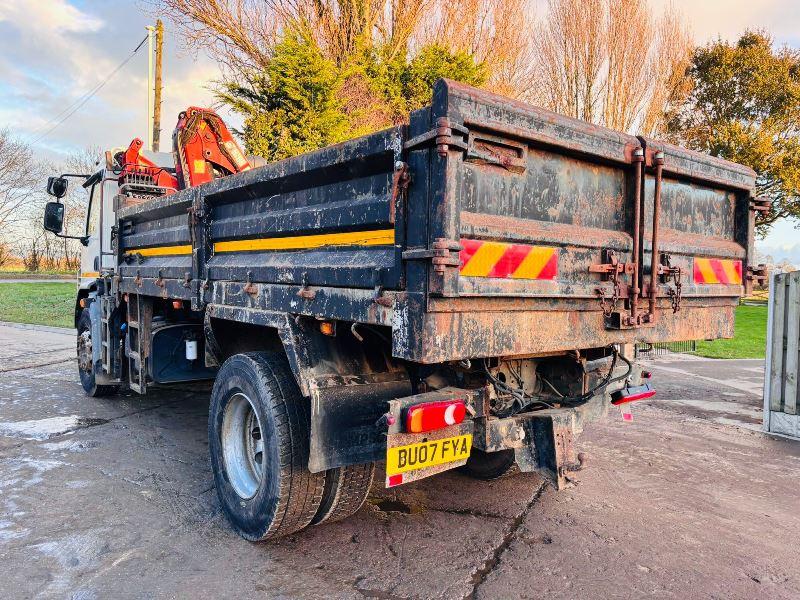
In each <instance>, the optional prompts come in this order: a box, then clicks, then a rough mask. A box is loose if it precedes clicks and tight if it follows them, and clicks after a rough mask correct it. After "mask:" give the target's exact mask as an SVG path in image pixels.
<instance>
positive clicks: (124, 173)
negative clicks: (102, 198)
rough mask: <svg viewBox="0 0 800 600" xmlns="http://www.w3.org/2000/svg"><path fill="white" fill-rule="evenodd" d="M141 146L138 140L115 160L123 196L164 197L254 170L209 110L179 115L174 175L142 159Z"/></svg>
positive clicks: (174, 136) (192, 108)
mask: <svg viewBox="0 0 800 600" xmlns="http://www.w3.org/2000/svg"><path fill="white" fill-rule="evenodd" d="M142 145H143V142H142V140H141V139H139V138H135V139H134V140H133V141H132V142H131V143H130V145H129V146H128V149H127V150H125V151H124V152H120V153H118V154H117V155H116V156H115V159H116V162H117V164H118V166H119V168H120V171H119V176H118V181H119V186H120V190H121V191H122V192H123V193H125V192H128V193H132V194H134V195H137V196H165V195H169V194H173V193H175V192H176V191H178V190H183V189H186V188H190V187H194V186H197V185H201V184H203V183H207V182H209V181H213V180H214V179H218V178H220V177H226V176H228V175H233V174H234V173H241V172H243V171H248V170H249V169H250V168H251V166H250V163H249V162H248V160H247V158H246V157H245V155H244V153H243V152H242V150H241V148H240V147H239V145H238V144H237V143H236V140H234V139H233V136H232V135H231V133H230V131H229V130H228V127H227V126H226V125H225V122H224V121H223V120H222V119H221V118H220V116H219V115H218V114H217V113H216V112H214V111H213V110H211V109H208V108H198V107H196V106H190V107H189V108H187V109H186V110H185V111H182V112H181V113H180V114H179V115H178V124H177V125H176V126H175V131H174V132H173V134H172V146H173V156H174V157H175V160H176V163H175V169H174V172H173V170H172V169H167V168H165V167H161V166H159V165H157V164H156V163H154V162H153V161H151V160H150V159H148V158H147V157H146V156H143V155H142V154H141V150H142Z"/></svg>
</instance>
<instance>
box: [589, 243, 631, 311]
mask: <svg viewBox="0 0 800 600" xmlns="http://www.w3.org/2000/svg"><path fill="white" fill-rule="evenodd" d="M635 270H636V263H625V262H620V260H619V255H618V254H617V253H616V252H615V251H614V250H608V249H605V250H603V262H602V263H600V264H599V265H590V266H589V272H590V273H599V274H600V275H602V276H603V279H604V280H605V281H610V282H611V283H612V285H613V292H612V294H611V296H610V297H609V296H607V295H606V291H605V289H604V288H597V289H596V290H595V291H596V292H597V295H598V296H599V297H600V306H601V308H602V310H603V316H605V317H606V318H607V319H609V318H611V317H612V315H614V313H615V311H616V308H617V302H618V301H619V299H620V297H621V296H622V284H621V282H620V276H621V275H632V274H633V273H634V271H635ZM609 300H610V301H609ZM620 317H621V319H620V323H623V321H624V320H625V315H620ZM623 324H624V323H623Z"/></svg>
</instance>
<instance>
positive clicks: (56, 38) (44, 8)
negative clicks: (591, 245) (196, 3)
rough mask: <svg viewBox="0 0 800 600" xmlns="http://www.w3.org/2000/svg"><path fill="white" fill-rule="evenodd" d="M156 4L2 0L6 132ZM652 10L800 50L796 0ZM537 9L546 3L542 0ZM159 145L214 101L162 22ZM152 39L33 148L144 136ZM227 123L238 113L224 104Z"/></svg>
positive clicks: (659, 5)
mask: <svg viewBox="0 0 800 600" xmlns="http://www.w3.org/2000/svg"><path fill="white" fill-rule="evenodd" d="M152 1H153V0H112V1H110V0H0V128H2V127H9V128H10V129H12V130H13V131H14V132H15V133H17V134H18V135H20V136H21V137H22V138H23V139H25V140H27V141H31V142H32V141H35V140H37V138H38V137H40V136H41V134H42V132H43V131H45V130H47V129H48V128H49V127H51V126H52V125H53V123H54V122H55V118H56V117H57V116H58V115H59V113H61V112H62V111H63V110H64V109H65V108H66V107H68V106H69V105H70V104H71V103H73V102H74V101H75V100H77V99H79V98H80V97H81V96H82V95H83V94H84V93H85V92H86V91H87V90H90V89H91V88H93V87H94V86H95V85H97V84H98V83H100V82H101V81H102V80H103V79H104V78H105V77H106V76H107V75H108V73H110V72H111V71H112V70H113V69H114V68H115V67H116V66H117V65H118V64H119V63H120V62H122V61H123V60H124V59H125V58H126V57H128V55H129V54H130V53H131V51H132V50H133V48H135V47H136V46H137V44H138V43H139V42H140V41H141V40H142V38H143V37H144V36H145V33H146V32H145V26H146V25H148V24H152V23H153V22H154V20H155V17H154V15H153V14H152ZM649 3H650V5H651V6H652V7H653V9H654V12H660V11H661V10H663V9H664V7H666V6H667V5H668V4H672V5H673V6H674V7H675V8H676V9H678V10H679V11H680V12H682V13H683V14H684V15H685V17H686V19H687V21H688V23H689V26H690V28H691V31H692V34H693V36H694V39H695V41H696V42H697V43H698V44H701V43H704V42H707V41H709V40H711V39H714V38H717V37H722V38H724V39H729V40H734V39H736V38H737V37H738V35H739V34H740V33H741V32H742V31H744V29H745V28H763V29H766V30H767V31H768V32H770V33H771V34H772V36H773V37H774V39H775V41H776V43H777V44H788V45H790V46H793V47H795V48H800V5H798V0H746V1H744V0H649ZM537 4H538V5H540V6H537V8H541V7H542V6H544V5H546V0H537ZM165 28H166V32H165V39H164V44H165V45H164V104H163V108H162V136H161V137H162V150H164V149H169V145H170V134H171V131H172V127H173V125H174V121H176V120H177V114H178V112H180V111H181V110H182V109H184V108H186V107H187V106H192V105H194V106H204V105H212V103H213V94H212V93H211V91H210V90H209V86H210V85H211V84H212V83H213V81H214V80H215V79H217V78H218V77H219V69H218V67H217V66H216V65H215V63H214V62H213V61H212V60H211V59H210V58H209V57H208V56H206V55H205V54H203V53H202V52H199V53H198V52H192V51H189V50H188V49H186V48H185V47H184V46H183V45H182V43H181V40H180V39H179V38H178V36H176V35H175V32H174V31H173V30H172V28H171V25H170V23H165ZM146 107H147V52H146V45H145V47H143V48H142V50H140V51H139V53H137V54H136V55H135V56H134V57H133V58H132V59H131V60H130V62H129V63H128V64H127V65H126V66H125V67H124V68H123V69H121V70H120V71H119V72H118V73H117V74H116V75H115V76H114V77H113V78H112V79H111V80H110V81H109V83H108V84H106V85H105V87H103V89H101V90H100V91H99V92H98V93H97V94H96V95H95V96H94V97H93V98H92V99H91V100H89V101H88V102H87V103H86V104H85V105H84V106H83V108H82V109H80V110H79V111H78V112H76V113H75V114H74V115H73V116H71V117H70V118H69V119H67V120H66V121H65V122H64V123H63V124H61V125H59V126H58V127H57V128H56V129H55V130H54V131H53V132H52V133H50V134H49V135H48V136H47V137H45V138H44V139H42V140H41V141H37V143H36V144H35V151H36V152H37V154H38V155H40V156H42V157H43V158H48V159H50V160H53V161H58V160H59V159H63V158H64V157H65V156H66V155H68V154H70V153H72V152H75V151H77V150H80V149H82V148H85V147H86V146H89V145H97V146H100V147H103V148H108V147H112V146H121V145H127V144H128V143H129V142H130V140H131V139H133V138H134V137H137V136H138V137H141V138H142V139H145V140H146V139H147V131H146V123H147V108H146ZM220 113H221V115H222V117H223V119H225V120H226V121H227V122H228V123H229V124H232V125H234V126H235V125H237V124H238V122H239V119H238V117H237V116H235V115H232V114H230V113H228V112H227V111H225V110H224V109H220ZM759 249H760V251H761V252H762V253H763V254H770V255H772V256H773V257H774V258H775V259H777V260H781V259H782V258H788V259H790V260H791V261H792V262H794V263H795V264H800V230H797V229H795V228H794V225H793V224H792V223H779V224H778V225H776V226H775V227H774V228H773V230H772V231H771V233H770V234H769V236H768V237H767V238H766V239H765V240H764V241H761V242H759Z"/></svg>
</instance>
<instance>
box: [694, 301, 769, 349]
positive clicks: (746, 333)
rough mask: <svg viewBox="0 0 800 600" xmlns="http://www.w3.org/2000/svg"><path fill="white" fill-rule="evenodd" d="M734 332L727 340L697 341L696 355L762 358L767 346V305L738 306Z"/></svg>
mask: <svg viewBox="0 0 800 600" xmlns="http://www.w3.org/2000/svg"><path fill="white" fill-rule="evenodd" d="M735 322H736V333H735V334H734V337H733V338H731V339H729V340H714V341H713V342H697V352H696V354H697V355H698V356H705V357H706V358H764V356H765V354H766V346H767V307H766V305H764V306H738V307H737V308H736V321H735Z"/></svg>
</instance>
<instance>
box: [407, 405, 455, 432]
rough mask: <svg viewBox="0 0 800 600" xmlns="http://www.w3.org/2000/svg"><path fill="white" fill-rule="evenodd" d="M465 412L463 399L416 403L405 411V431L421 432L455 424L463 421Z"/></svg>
mask: <svg viewBox="0 0 800 600" xmlns="http://www.w3.org/2000/svg"><path fill="white" fill-rule="evenodd" d="M466 412H467V409H466V406H464V401H463V400H445V401H442V402H426V403H425V404H417V405H415V406H412V407H410V408H409V409H408V410H407V411H406V432H407V433H423V432H425V431H434V430H436V429H442V428H443V427H449V426H450V425H457V424H458V423H461V422H463V421H464V415H465V414H466Z"/></svg>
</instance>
